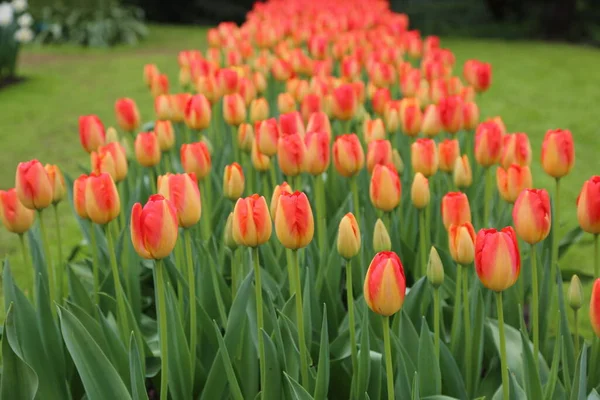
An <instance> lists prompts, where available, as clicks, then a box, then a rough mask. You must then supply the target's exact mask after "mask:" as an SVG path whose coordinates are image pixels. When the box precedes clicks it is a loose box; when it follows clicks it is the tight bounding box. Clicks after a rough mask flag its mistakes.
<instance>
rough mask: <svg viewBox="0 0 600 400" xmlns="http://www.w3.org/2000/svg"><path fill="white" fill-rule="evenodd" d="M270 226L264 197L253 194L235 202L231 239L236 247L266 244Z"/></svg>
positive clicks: (269, 235)
mask: <svg viewBox="0 0 600 400" xmlns="http://www.w3.org/2000/svg"><path fill="white" fill-rule="evenodd" d="M271 225H272V223H271V217H270V216H269V210H268V208H267V202H266V201H265V198H264V197H262V196H259V195H258V194H254V195H252V196H250V197H246V198H240V199H238V200H237V202H236V203H235V208H234V210H233V239H234V240H235V242H236V243H237V244H238V245H240V246H247V247H257V246H260V245H261V244H264V243H266V242H268V241H269V238H270V237H271V230H272V226H271Z"/></svg>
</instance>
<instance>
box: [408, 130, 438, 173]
mask: <svg viewBox="0 0 600 400" xmlns="http://www.w3.org/2000/svg"><path fill="white" fill-rule="evenodd" d="M410 153H411V163H412V168H413V171H415V172H420V173H422V174H423V175H425V176H426V177H430V176H432V175H435V173H436V172H437V170H438V164H439V157H438V152H437V147H436V145H435V142H434V141H433V139H417V140H416V141H415V142H414V143H413V144H412V145H411V147H410Z"/></svg>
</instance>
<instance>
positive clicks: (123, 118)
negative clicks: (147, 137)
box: [115, 98, 141, 132]
mask: <svg viewBox="0 0 600 400" xmlns="http://www.w3.org/2000/svg"><path fill="white" fill-rule="evenodd" d="M115 114H116V116H117V123H118V124H119V126H120V127H121V129H122V130H124V131H125V132H134V131H136V130H137V129H138V128H139V126H140V124H141V122H140V112H139V111H138V107H137V105H136V104H135V101H133V99H129V98H121V99H118V100H117V101H116V102H115Z"/></svg>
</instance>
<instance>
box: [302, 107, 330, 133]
mask: <svg viewBox="0 0 600 400" xmlns="http://www.w3.org/2000/svg"><path fill="white" fill-rule="evenodd" d="M306 131H307V132H325V133H327V136H329V139H331V123H330V122H329V117H328V116H327V114H325V113H324V112H323V111H318V112H314V113H312V114H311V115H310V117H309V119H308V124H307V125H306Z"/></svg>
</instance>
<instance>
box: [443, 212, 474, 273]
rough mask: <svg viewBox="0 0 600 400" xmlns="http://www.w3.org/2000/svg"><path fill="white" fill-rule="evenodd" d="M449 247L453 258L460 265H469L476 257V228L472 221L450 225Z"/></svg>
mask: <svg viewBox="0 0 600 400" xmlns="http://www.w3.org/2000/svg"><path fill="white" fill-rule="evenodd" d="M448 247H449V248H450V255H451V256H452V259H453V260H454V261H456V262H457V263H458V264H460V265H468V264H471V263H472V262H473V260H474V259H475V229H474V228H473V225H471V223H470V222H464V223H461V224H458V225H454V224H452V225H450V228H449V229H448Z"/></svg>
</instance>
